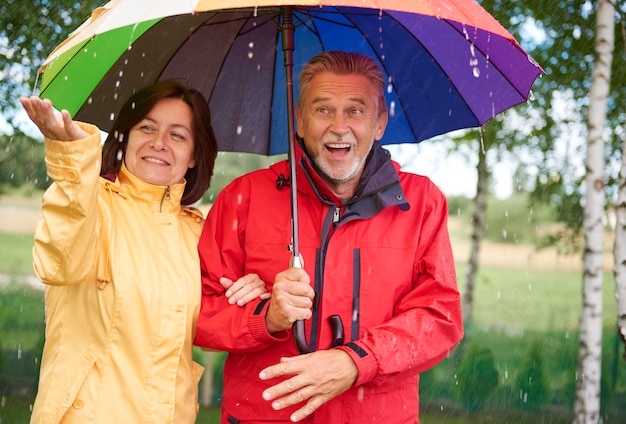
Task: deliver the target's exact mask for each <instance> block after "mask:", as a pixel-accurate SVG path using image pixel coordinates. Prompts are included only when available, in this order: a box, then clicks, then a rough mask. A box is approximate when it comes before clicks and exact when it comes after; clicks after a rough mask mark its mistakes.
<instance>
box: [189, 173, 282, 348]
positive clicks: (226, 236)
mask: <svg viewBox="0 0 626 424" xmlns="http://www.w3.org/2000/svg"><path fill="white" fill-rule="evenodd" d="M250 181H251V179H250V178H245V177H244V178H239V179H236V180H234V181H233V182H232V183H231V184H230V185H229V186H227V187H226V188H224V189H223V190H222V192H221V193H220V194H219V195H218V197H217V199H216V201H215V203H214V204H213V206H212V207H211V209H210V210H209V213H208V215H207V219H206V222H205V225H204V229H203V231H202V235H201V236H200V242H199V245H198V251H199V254H200V268H201V275H202V303H201V307H200V316H199V317H198V324H197V329H196V337H195V341H194V343H195V344H196V345H198V346H201V347H205V348H210V349H215V350H224V351H228V352H236V353H237V352H254V351H259V350H262V349H265V348H266V347H268V346H270V345H271V344H273V343H275V342H277V341H282V340H285V339H287V338H288V337H289V333H288V332H284V333H281V334H279V335H278V336H279V337H275V336H274V335H272V334H270V333H269V332H268V331H267V328H266V326H265V315H266V312H267V308H268V306H269V301H268V300H264V301H262V300H259V299H256V300H253V301H251V302H249V303H247V304H246V305H245V306H238V305H230V304H229V303H228V299H227V298H226V296H225V294H224V293H225V290H224V288H223V287H222V286H221V284H220V283H219V279H220V277H227V278H230V279H232V280H236V279H238V278H240V277H242V276H243V275H245V250H244V243H245V234H246V224H247V216H248V213H247V211H248V207H249V202H248V199H249V190H250ZM266 284H267V281H266Z"/></svg>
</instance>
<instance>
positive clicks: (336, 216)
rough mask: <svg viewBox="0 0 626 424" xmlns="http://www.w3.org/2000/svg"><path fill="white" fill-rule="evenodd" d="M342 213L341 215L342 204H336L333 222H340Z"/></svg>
mask: <svg viewBox="0 0 626 424" xmlns="http://www.w3.org/2000/svg"><path fill="white" fill-rule="evenodd" d="M340 215H341V206H339V207H336V206H335V212H334V214H333V224H336V223H338V222H339V218H340Z"/></svg>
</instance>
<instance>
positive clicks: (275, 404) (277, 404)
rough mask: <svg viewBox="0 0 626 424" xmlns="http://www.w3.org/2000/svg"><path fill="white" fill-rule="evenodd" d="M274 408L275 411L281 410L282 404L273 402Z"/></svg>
mask: <svg viewBox="0 0 626 424" xmlns="http://www.w3.org/2000/svg"><path fill="white" fill-rule="evenodd" d="M272 408H274V409H280V402H278V401H277V402H272Z"/></svg>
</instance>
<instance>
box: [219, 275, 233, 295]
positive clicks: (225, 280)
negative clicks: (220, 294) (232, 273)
mask: <svg viewBox="0 0 626 424" xmlns="http://www.w3.org/2000/svg"><path fill="white" fill-rule="evenodd" d="M220 284H221V285H222V287H224V288H225V289H226V296H230V295H231V294H232V292H231V293H229V292H228V289H229V288H230V287H231V286H232V285H233V280H231V279H230V278H226V277H221V278H220Z"/></svg>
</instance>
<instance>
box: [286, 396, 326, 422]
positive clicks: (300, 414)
mask: <svg viewBox="0 0 626 424" xmlns="http://www.w3.org/2000/svg"><path fill="white" fill-rule="evenodd" d="M325 402H326V399H325V397H322V396H313V397H312V398H311V399H309V401H308V402H307V403H306V405H304V406H303V407H302V408H300V409H298V410H297V411H296V412H294V413H293V414H291V416H290V417H289V419H290V420H291V422H294V423H297V422H299V421H302V420H303V419H305V418H306V417H308V416H309V415H311V414H312V413H313V412H315V411H316V410H317V409H318V408H319V407H320V406H322V405H323V404H324V403H325Z"/></svg>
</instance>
